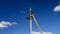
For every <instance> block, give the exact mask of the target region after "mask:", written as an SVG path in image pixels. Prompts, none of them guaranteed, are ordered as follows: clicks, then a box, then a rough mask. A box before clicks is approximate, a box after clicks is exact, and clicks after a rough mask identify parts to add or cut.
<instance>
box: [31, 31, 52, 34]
mask: <svg viewBox="0 0 60 34" xmlns="http://www.w3.org/2000/svg"><path fill="white" fill-rule="evenodd" d="M32 34H41V32H35V31H33V32H32ZM43 34H52V32H43Z"/></svg>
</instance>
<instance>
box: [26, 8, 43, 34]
mask: <svg viewBox="0 0 60 34" xmlns="http://www.w3.org/2000/svg"><path fill="white" fill-rule="evenodd" d="M29 11H30V15H29V16H28V17H26V18H27V19H29V20H30V34H32V19H34V21H35V24H36V25H37V27H38V29H39V31H40V34H43V32H42V30H41V28H40V26H39V24H38V22H37V20H36V18H35V16H34V14H33V12H32V9H31V8H30V10H29Z"/></svg>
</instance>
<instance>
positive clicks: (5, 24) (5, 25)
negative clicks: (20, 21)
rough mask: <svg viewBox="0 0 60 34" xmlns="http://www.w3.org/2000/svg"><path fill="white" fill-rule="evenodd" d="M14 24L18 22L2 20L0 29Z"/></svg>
mask: <svg viewBox="0 0 60 34" xmlns="http://www.w3.org/2000/svg"><path fill="white" fill-rule="evenodd" d="M14 24H17V23H16V22H12V23H11V22H8V21H1V22H0V29H3V28H7V27H9V26H12V25H14Z"/></svg>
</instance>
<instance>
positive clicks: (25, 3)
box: [0, 0, 60, 34]
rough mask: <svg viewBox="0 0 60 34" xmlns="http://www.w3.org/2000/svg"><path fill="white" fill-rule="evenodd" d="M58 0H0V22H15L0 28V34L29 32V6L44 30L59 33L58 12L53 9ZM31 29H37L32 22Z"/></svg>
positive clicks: (23, 33) (54, 33) (59, 13)
mask: <svg viewBox="0 0 60 34" xmlns="http://www.w3.org/2000/svg"><path fill="white" fill-rule="evenodd" d="M59 1H60V0H0V22H1V21H8V22H16V23H17V24H15V25H12V26H9V27H7V28H3V29H0V34H29V20H27V19H25V17H26V16H28V15H29V8H30V7H32V9H33V12H34V15H35V17H36V19H37V21H38V23H39V25H40V27H41V29H42V31H44V32H52V33H53V34H60V12H54V11H53V9H54V7H55V6H57V5H58V4H59ZM33 31H39V30H38V28H37V26H36V24H35V23H34V22H33Z"/></svg>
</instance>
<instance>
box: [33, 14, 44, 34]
mask: <svg viewBox="0 0 60 34" xmlns="http://www.w3.org/2000/svg"><path fill="white" fill-rule="evenodd" d="M32 16H33V19H34V21H35V23H36V25H37V27H38V29H39V31H40V33H41V34H43V32H42V30H41V28H40V26H39V24H38V22H37V20H36V18H35V16H34V15H33V14H32Z"/></svg>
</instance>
